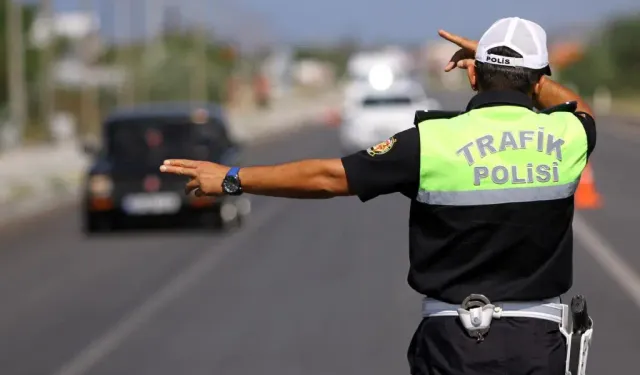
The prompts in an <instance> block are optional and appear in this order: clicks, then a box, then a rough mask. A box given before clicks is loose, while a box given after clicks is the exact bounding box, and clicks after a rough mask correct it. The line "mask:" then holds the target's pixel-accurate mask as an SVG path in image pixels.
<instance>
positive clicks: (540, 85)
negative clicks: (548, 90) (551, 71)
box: [533, 76, 545, 98]
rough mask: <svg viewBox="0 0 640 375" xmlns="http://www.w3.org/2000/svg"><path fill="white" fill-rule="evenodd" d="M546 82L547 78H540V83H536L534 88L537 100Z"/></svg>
mask: <svg viewBox="0 0 640 375" xmlns="http://www.w3.org/2000/svg"><path fill="white" fill-rule="evenodd" d="M544 81H545V76H540V79H538V82H536V84H535V85H534V86H533V94H534V97H536V98H537V97H538V96H539V95H540V92H541V91H542V85H543V84H544Z"/></svg>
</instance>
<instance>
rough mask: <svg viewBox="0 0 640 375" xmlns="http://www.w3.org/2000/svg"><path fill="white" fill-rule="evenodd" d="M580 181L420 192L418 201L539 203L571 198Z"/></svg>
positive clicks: (446, 203)
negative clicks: (552, 184)
mask: <svg viewBox="0 0 640 375" xmlns="http://www.w3.org/2000/svg"><path fill="white" fill-rule="evenodd" d="M579 182H580V181H579V180H578V181H575V182H571V183H568V184H565V185H554V186H536V187H523V188H507V189H496V190H471V191H425V190H420V191H419V192H418V198H417V201H418V202H420V203H426V204H436V205H443V206H481V205H486V204H501V203H518V202H539V201H549V200H554V199H563V198H567V197H570V196H571V195H572V194H573V193H575V191H576V189H577V188H578V183H579Z"/></svg>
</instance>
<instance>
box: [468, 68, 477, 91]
mask: <svg viewBox="0 0 640 375" xmlns="http://www.w3.org/2000/svg"><path fill="white" fill-rule="evenodd" d="M467 77H468V78H469V85H471V89H472V90H473V91H478V76H477V75H476V66H475V64H469V65H467Z"/></svg>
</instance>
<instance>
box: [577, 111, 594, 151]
mask: <svg viewBox="0 0 640 375" xmlns="http://www.w3.org/2000/svg"><path fill="white" fill-rule="evenodd" d="M576 116H577V117H578V120H580V122H581V123H582V126H584V131H585V133H586V134H587V159H588V158H589V157H590V156H591V153H592V152H593V150H594V149H595V148H596V139H597V132H596V120H594V118H593V117H591V115H590V114H588V113H585V112H576Z"/></svg>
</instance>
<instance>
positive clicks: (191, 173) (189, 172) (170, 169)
mask: <svg viewBox="0 0 640 375" xmlns="http://www.w3.org/2000/svg"><path fill="white" fill-rule="evenodd" d="M160 172H163V173H171V174H177V175H178V176H188V177H197V176H198V171H196V170H195V169H193V168H183V167H174V166H167V165H163V166H161V167H160Z"/></svg>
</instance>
